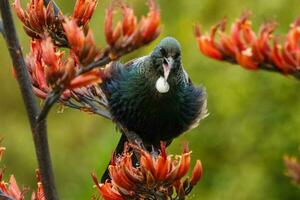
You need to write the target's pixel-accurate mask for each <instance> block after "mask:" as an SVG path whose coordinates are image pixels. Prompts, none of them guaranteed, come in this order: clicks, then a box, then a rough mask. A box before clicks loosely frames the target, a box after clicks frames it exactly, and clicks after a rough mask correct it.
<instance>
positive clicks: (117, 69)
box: [105, 56, 148, 79]
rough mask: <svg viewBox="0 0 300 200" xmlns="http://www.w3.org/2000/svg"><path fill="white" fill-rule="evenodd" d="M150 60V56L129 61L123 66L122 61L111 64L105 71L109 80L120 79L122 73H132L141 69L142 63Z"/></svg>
mask: <svg viewBox="0 0 300 200" xmlns="http://www.w3.org/2000/svg"><path fill="white" fill-rule="evenodd" d="M147 58H148V56H143V57H140V58H136V59H133V60H130V61H128V62H127V63H125V64H122V63H121V62H120V61H114V62H111V63H110V64H109V65H108V66H107V67H106V69H105V72H106V75H107V77H108V78H113V79H114V78H118V77H119V76H120V74H121V73H122V71H124V70H125V71H130V70H132V69H134V68H135V67H136V68H139V67H140V66H141V64H142V63H144V61H145V60H146V59H147Z"/></svg>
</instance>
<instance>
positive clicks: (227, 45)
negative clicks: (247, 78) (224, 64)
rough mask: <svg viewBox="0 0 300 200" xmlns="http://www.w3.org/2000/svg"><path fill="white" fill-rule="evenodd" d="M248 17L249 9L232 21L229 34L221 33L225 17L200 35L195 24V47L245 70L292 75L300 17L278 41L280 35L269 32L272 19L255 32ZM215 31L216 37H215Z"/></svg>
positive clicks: (298, 47) (298, 60)
mask: <svg viewBox="0 0 300 200" xmlns="http://www.w3.org/2000/svg"><path fill="white" fill-rule="evenodd" d="M249 16H250V14H249V12H246V13H244V14H243V15H242V16H241V17H240V18H239V19H238V20H236V22H234V23H233V24H232V27H231V31H230V33H229V34H227V33H226V32H225V26H226V21H225V20H222V21H221V22H220V23H218V24H217V25H215V26H214V27H212V29H211V32H210V34H204V35H203V34H202V33H201V31H200V28H199V26H196V30H195V33H196V37H197V41H198V47H199V50H200V51H201V52H202V53H203V54H204V55H205V56H208V57H211V58H213V59H216V60H224V61H228V62H231V63H237V64H239V65H241V66H242V67H244V68H246V69H250V70H256V69H265V70H270V71H277V72H280V73H283V74H291V75H295V74H296V73H297V72H298V71H299V64H300V57H299V54H300V43H299V41H300V18H299V19H297V20H295V22H294V23H293V24H292V25H291V27H290V30H289V32H288V33H287V35H286V36H285V38H284V39H283V41H281V38H280V37H277V36H274V34H273V32H274V30H275V28H276V23H275V22H266V23H264V24H263V25H261V27H260V31H259V33H258V34H256V33H255V32H254V31H253V29H252V27H251V21H250V20H249ZM218 30H219V35H218V36H219V37H218V39H216V33H217V31H218Z"/></svg>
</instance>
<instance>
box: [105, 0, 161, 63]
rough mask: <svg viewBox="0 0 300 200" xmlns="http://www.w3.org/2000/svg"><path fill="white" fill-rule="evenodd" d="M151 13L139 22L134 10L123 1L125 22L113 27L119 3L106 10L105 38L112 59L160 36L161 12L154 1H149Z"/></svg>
mask: <svg viewBox="0 0 300 200" xmlns="http://www.w3.org/2000/svg"><path fill="white" fill-rule="evenodd" d="M148 4H149V12H148V15H147V16H146V17H144V16H143V17H142V18H141V20H140V21H139V22H138V20H137V18H136V16H135V14H134V12H133V10H132V9H131V8H130V7H128V6H127V5H126V4H125V3H124V2H123V1H121V2H119V7H120V8H121V12H122V16H123V20H122V22H118V23H117V25H116V26H115V27H113V15H114V11H115V8H116V7H117V3H116V2H113V4H112V5H111V6H110V7H109V8H108V9H107V10H106V17H105V27H104V29H105V37H106V42H107V44H109V46H110V48H111V54H110V57H111V58H112V59H115V58H118V57H119V56H121V55H122V54H124V53H127V52H130V51H132V50H133V49H137V48H139V47H141V46H143V45H145V44H148V43H149V42H151V41H153V40H154V39H155V38H156V37H157V36H158V35H159V32H160V31H159V23H160V12H159V9H158V6H157V4H156V2H155V1H154V0H149V1H148Z"/></svg>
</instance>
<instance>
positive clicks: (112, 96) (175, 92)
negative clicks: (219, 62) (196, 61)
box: [101, 37, 207, 180]
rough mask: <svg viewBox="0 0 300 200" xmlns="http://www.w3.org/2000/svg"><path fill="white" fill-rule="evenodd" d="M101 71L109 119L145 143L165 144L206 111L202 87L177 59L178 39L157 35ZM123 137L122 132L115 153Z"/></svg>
mask: <svg viewBox="0 0 300 200" xmlns="http://www.w3.org/2000/svg"><path fill="white" fill-rule="evenodd" d="M106 73H107V74H108V78H107V80H105V81H104V82H103V84H102V85H101V88H102V90H103V91H104V93H105V95H106V96H107V100H108V103H109V109H110V112H111V115H112V117H113V120H115V121H117V122H118V123H120V124H121V125H122V126H123V127H126V129H128V130H129V131H133V132H135V133H136V134H137V135H139V136H140V137H141V139H142V140H143V142H144V143H146V144H148V145H153V146H159V144H160V141H165V142H167V143H170V142H171V141H172V140H173V139H174V138H176V137H178V136H179V135H180V134H182V133H183V132H185V131H187V130H189V129H191V128H194V127H196V126H197V125H198V123H199V121H200V120H201V119H202V118H204V117H205V116H206V115H207V109H206V92H205V89H204V88H203V87H196V86H194V85H193V84H192V82H191V80H190V79H189V77H188V75H187V73H186V71H185V70H184V68H183V66H182V63H181V47H180V44H179V43H178V41H177V40H176V39H174V38H172V37H166V38H164V39H163V40H161V42H160V43H159V44H158V45H157V46H156V47H155V49H154V51H153V52H152V53H151V54H150V55H148V56H144V57H141V58H138V59H135V60H133V61H130V62H128V63H127V64H125V65H123V64H121V63H120V62H114V63H112V64H111V65H110V66H109V67H107V72H106ZM124 142H126V137H125V136H122V137H121V139H120V142H119V145H118V147H117V149H116V153H117V154H118V153H121V152H122V151H123V144H124ZM105 178H106V177H105V176H104V178H103V179H105ZM103 179H102V180H103Z"/></svg>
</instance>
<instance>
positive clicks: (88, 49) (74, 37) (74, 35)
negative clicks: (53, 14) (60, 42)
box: [63, 19, 100, 65]
mask: <svg viewBox="0 0 300 200" xmlns="http://www.w3.org/2000/svg"><path fill="white" fill-rule="evenodd" d="M63 27H64V30H65V34H66V37H67V40H68V43H69V46H70V48H71V51H72V53H73V54H75V55H74V56H76V57H77V58H78V61H79V62H80V63H82V64H83V65H87V64H90V63H91V62H93V61H94V60H95V58H96V57H97V56H98V55H99V54H100V50H99V49H98V48H97V47H96V44H95V41H94V36H93V33H92V31H91V30H90V29H88V32H87V33H85V31H84V30H83V27H79V26H78V25H77V23H76V20H74V19H71V20H68V19H66V20H65V22H64V24H63Z"/></svg>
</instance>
